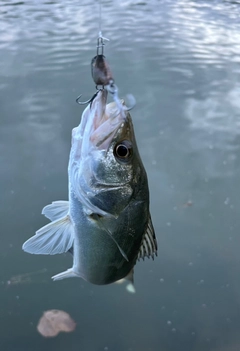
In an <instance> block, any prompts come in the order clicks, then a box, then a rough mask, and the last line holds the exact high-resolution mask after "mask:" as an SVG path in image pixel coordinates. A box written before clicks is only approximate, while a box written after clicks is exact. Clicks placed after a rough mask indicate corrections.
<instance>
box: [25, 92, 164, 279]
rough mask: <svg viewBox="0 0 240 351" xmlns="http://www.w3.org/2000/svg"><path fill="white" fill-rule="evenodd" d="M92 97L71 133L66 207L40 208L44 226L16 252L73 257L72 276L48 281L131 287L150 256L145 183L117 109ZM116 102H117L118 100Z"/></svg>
mask: <svg viewBox="0 0 240 351" xmlns="http://www.w3.org/2000/svg"><path fill="white" fill-rule="evenodd" d="M107 94H108V92H107V90H106V89H104V90H100V91H99V92H98V94H97V96H96V97H95V99H94V100H93V101H92V103H91V105H88V106H87V107H86V109H85V110H84V112H83V114H82V119H81V122H80V124H79V126H78V127H76V128H74V129H73V131H72V147H71V152H70V158H69V166H68V176H69V201H56V202H53V203H52V204H50V205H48V206H46V207H44V208H43V211H42V214H44V215H45V216H46V217H47V218H49V219H50V220H51V221H52V222H51V223H49V224H47V225H46V226H44V227H43V228H41V229H39V230H38V231H37V232H36V234H35V235H34V236H33V237H31V238H30V239H29V240H27V241H26V242H25V243H24V244H23V250H24V251H26V252H29V253H32V254H43V255H55V254H60V253H64V252H68V251H69V252H71V253H72V254H73V266H72V268H70V269H68V270H66V271H65V272H62V273H60V274H57V275H55V276H54V277H52V278H53V280H59V279H64V278H69V277H81V278H83V279H85V280H86V281H89V282H91V283H93V284H109V283H113V282H116V281H118V280H120V279H122V278H126V279H129V280H130V281H133V267H134V265H135V263H136V261H137V259H140V258H143V259H144V257H145V256H147V257H152V258H154V255H157V241H156V237H155V233H154V229H153V225H152V221H151V216H150V213H149V190H148V181H147V175H146V172H145V169H144V166H143V164H142V161H141V158H140V156H139V152H138V148H137V144H136V140H135V136H134V130H133V124H132V120H131V116H130V114H129V112H128V111H127V110H126V108H125V106H124V103H123V102H121V106H119V104H116V103H115V102H112V103H110V104H107ZM119 101H120V100H119Z"/></svg>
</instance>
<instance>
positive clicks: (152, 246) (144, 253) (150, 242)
mask: <svg viewBox="0 0 240 351" xmlns="http://www.w3.org/2000/svg"><path fill="white" fill-rule="evenodd" d="M157 249H158V246H157V239H156V236H155V232H154V228H153V224H152V220H151V216H150V214H149V220H148V226H147V230H146V233H145V234H144V236H143V241H142V245H141V247H140V250H139V253H138V260H140V258H142V259H143V260H144V258H145V257H148V258H149V257H150V256H151V257H152V259H154V255H155V256H157Z"/></svg>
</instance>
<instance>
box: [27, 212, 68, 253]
mask: <svg viewBox="0 0 240 351" xmlns="http://www.w3.org/2000/svg"><path fill="white" fill-rule="evenodd" d="M73 239H74V230H73V225H72V223H71V220H70V218H69V216H65V217H63V218H61V219H58V220H56V221H54V222H51V223H49V224H47V225H45V226H44V227H42V228H41V229H39V230H38V231H37V232H36V234H35V235H34V236H33V237H31V238H30V239H28V240H27V241H26V242H25V243H24V244H23V247H22V249H23V251H26V252H28V253H31V254H36V255H56V254H60V253H64V252H67V251H68V250H70V249H71V247H72V246H73Z"/></svg>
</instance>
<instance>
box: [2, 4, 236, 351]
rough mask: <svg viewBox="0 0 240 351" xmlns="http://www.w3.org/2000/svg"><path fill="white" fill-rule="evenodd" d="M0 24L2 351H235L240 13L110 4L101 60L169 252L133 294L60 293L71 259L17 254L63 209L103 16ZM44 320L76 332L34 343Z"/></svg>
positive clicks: (81, 289) (33, 9)
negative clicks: (124, 113) (128, 111)
mask: <svg viewBox="0 0 240 351" xmlns="http://www.w3.org/2000/svg"><path fill="white" fill-rule="evenodd" d="M0 15H1V21H0V30H1V35H0V50H1V60H0V75H1V79H0V92H1V95H0V100H1V101H0V102H1V117H0V118H1V119H0V120H1V128H0V150H1V153H0V162H1V164H2V167H1V189H2V192H1V199H2V201H1V233H2V234H1V246H0V258H1V267H2V270H1V282H2V283H1V285H0V290H1V303H0V316H1V331H0V346H1V349H3V350H8V351H22V350H24V351H26V350H29V351H30V350H31V351H32V350H34V351H35V350H36V351H38V350H39V351H40V350H42V349H43V348H45V349H46V351H48V350H52V349H54V350H55V349H56V350H57V349H59V350H66V349H69V344H70V345H71V350H73V351H75V350H76V351H77V350H79V349H81V350H87V351H91V350H94V351H95V350H109V351H110V350H114V351H118V350H119V351H123V350H126V351H134V350H138V351H153V350H154V351H155V350H162V351H165V350H167V351H175V350H176V351H179V350H184V351H188V350H189V351H202V350H206V351H208V350H209V351H215V350H218V351H230V350H231V351H234V350H238V349H239V346H238V345H239V344H240V339H239V333H238V330H239V328H240V318H239V303H240V293H239V291H240V284H239V276H240V262H239V246H240V237H239V227H240V220H239V213H238V212H239V210H238V209H239V206H240V197H239V193H238V188H239V171H240V162H239V156H240V150H239V145H240V143H239V141H240V124H239V107H240V103H239V101H240V87H239V75H240V70H239V57H240V34H239V33H240V22H239V18H240V3H239V2H238V1H224V0H222V1H221V0H218V1H217V0H214V1H211V2H209V1H206V0H201V1H197V0H196V1H186V0H180V1H173V0H164V1H159V0H152V1H151V2H142V1H135V0H124V1H119V2H112V1H108V0H106V1H105V0H103V1H102V18H103V23H102V27H103V34H104V35H106V37H108V38H110V39H111V40H110V42H109V43H108V44H107V46H106V55H107V57H108V60H109V61H110V63H111V67H112V69H113V72H114V75H115V77H116V82H117V85H118V86H119V89H120V94H121V95H122V96H126V94H127V93H129V92H130V93H132V94H133V95H134V96H135V98H136V100H137V105H136V107H135V109H134V110H133V111H132V117H133V122H134V124H135V130H136V135H137V139H138V144H139V149H140V152H141V155H142V158H143V161H144V163H145V166H146V169H147V172H148V177H149V185H150V190H151V207H152V217H153V222H154V226H155V229H156V234H157V236H158V241H159V248H160V249H159V257H158V258H157V259H156V260H155V261H154V262H151V261H145V262H142V263H138V265H137V266H136V269H135V287H136V294H135V295H131V294H129V293H128V292H127V291H126V290H125V287H124V286H123V285H111V286H104V287H98V286H93V285H91V284H88V283H85V282H84V281H82V280H80V279H76V280H74V279H69V280H67V281H62V282H55V283H53V282H51V279H50V277H51V276H52V275H54V274H55V273H57V272H59V271H63V270H65V269H66V268H67V267H68V266H69V264H70V261H71V257H69V256H68V255H59V256H54V257H48V256H41V257H39V256H32V255H27V254H25V253H23V252H22V250H21V245H22V243H23V242H24V241H25V240H26V239H27V238H29V237H30V236H32V235H33V233H34V232H35V231H36V229H38V228H40V227H41V226H43V225H44V224H46V220H45V219H44V218H43V216H41V214H40V213H41V209H42V208H43V206H45V205H46V204H48V203H50V202H52V201H54V200H61V199H62V200H64V199H66V198H67V162H68V154H69V150H70V135H71V129H72V128H73V127H75V126H76V125H77V124H78V123H79V119H80V116H81V113H82V108H81V107H79V106H78V105H77V104H76V103H75V98H76V97H77V96H78V95H79V94H80V93H82V94H83V95H84V96H83V98H85V97H86V99H87V98H89V97H90V96H92V93H93V91H94V84H93V82H92V80H91V77H90V67H89V66H90V60H91V58H92V57H93V56H94V54H95V50H96V47H95V45H96V35H97V33H98V29H99V24H98V18H99V14H98V5H97V3H96V2H95V1H91V0H86V1H85V0H84V1H81V2H79V1H78V2H77V1H74V0H71V1H43V0H40V1H36V0H29V1H24V2H13V1H7V0H4V1H1V3H0ZM45 267H47V271H46V272H44V274H37V275H34V274H30V275H29V273H28V272H41V271H42V269H43V268H45ZM8 281H9V282H11V284H7V282H8ZM25 283H26V284H25ZM48 309H60V310H64V311H67V312H68V313H69V314H70V315H71V316H72V317H73V319H74V320H75V321H76V323H77V328H76V331H75V332H74V333H72V334H69V335H65V334H64V335H60V336H58V337H56V338H55V339H54V340H45V339H43V338H41V336H39V335H38V334H37V331H36V326H37V322H38V319H39V316H40V315H41V314H42V312H43V311H46V310H48Z"/></svg>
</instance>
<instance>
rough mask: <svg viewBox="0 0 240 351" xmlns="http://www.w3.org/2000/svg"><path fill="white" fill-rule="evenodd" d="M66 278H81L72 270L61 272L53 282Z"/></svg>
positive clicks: (55, 276)
mask: <svg viewBox="0 0 240 351" xmlns="http://www.w3.org/2000/svg"><path fill="white" fill-rule="evenodd" d="M65 278H81V277H80V275H78V274H77V273H75V272H74V270H73V269H72V268H70V269H67V270H66V271H65V272H61V273H59V274H56V275H54V276H53V277H52V280H54V281H55V280H62V279H65Z"/></svg>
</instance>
